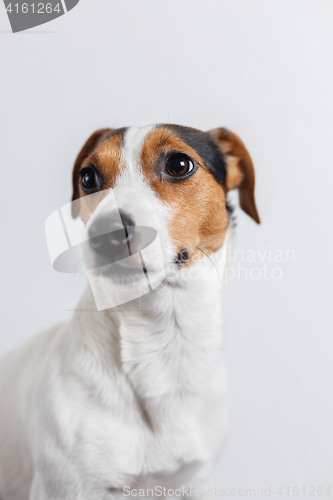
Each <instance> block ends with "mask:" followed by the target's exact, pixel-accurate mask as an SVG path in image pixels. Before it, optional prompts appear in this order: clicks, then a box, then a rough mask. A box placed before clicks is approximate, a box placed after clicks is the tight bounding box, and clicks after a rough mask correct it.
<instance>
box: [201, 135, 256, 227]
mask: <svg viewBox="0 0 333 500" xmlns="http://www.w3.org/2000/svg"><path fill="white" fill-rule="evenodd" d="M209 134H210V135H211V136H213V138H214V139H215V141H216V142H217V143H218V145H219V146H220V148H221V150H222V153H223V155H224V158H225V160H226V163H227V179H226V191H227V192H228V191H230V190H231V189H236V188H238V189H239V202H240V206H241V207H242V209H243V210H244V212H246V213H247V214H248V215H249V216H250V217H252V219H254V220H255V221H256V222H257V223H258V224H260V219H259V215H258V212H257V207H256V202H255V199H254V168H253V163H252V160H251V157H250V155H249V153H248V151H247V149H246V147H245V145H244V143H243V141H241V139H240V138H239V137H238V135H236V134H234V133H233V132H230V130H227V129H226V128H216V129H214V130H210V131H209Z"/></svg>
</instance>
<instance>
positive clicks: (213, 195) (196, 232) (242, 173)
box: [73, 125, 259, 268]
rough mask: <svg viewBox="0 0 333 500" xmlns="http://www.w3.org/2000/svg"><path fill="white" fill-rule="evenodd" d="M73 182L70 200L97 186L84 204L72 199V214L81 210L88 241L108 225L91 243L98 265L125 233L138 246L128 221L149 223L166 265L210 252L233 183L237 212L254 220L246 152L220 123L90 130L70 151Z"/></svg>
mask: <svg viewBox="0 0 333 500" xmlns="http://www.w3.org/2000/svg"><path fill="white" fill-rule="evenodd" d="M73 188H74V192H73V201H74V200H78V199H82V198H83V197H86V196H87V195H91V194H93V193H98V192H100V194H101V195H103V191H105V197H104V198H103V196H102V197H101V196H96V198H95V200H96V201H95V202H94V203H93V206H91V204H90V207H89V210H87V208H86V204H85V203H82V200H81V203H80V204H78V202H75V204H73V216H74V217H76V216H78V215H80V216H81V218H82V220H83V222H84V223H85V224H86V228H87V231H88V232H89V237H90V238H92V241H94V236H95V235H97V234H101V232H103V233H106V232H107V231H106V230H105V227H106V226H107V227H108V231H109V232H110V237H109V238H108V239H107V240H106V239H105V238H104V242H103V249H102V251H101V249H100V246H101V243H100V242H97V244H96V245H95V247H94V245H92V253H93V254H95V256H96V262H99V263H100V264H103V258H105V254H107V253H108V251H109V250H110V252H111V250H112V249H115V248H116V247H117V245H118V249H119V248H121V243H125V244H126V243H128V242H129V240H131V238H132V240H131V244H132V251H133V250H136V251H137V250H139V249H140V248H139V246H140V241H139V240H140V237H137V236H136V235H135V230H134V228H136V227H147V226H148V227H151V228H154V229H156V231H157V232H158V234H159V237H160V241H161V245H162V248H163V252H164V260H165V261H166V264H167V265H174V266H176V267H177V268H180V267H186V266H191V265H192V264H193V263H195V262H196V261H197V260H199V259H200V258H201V257H202V256H203V255H204V253H203V252H205V253H206V254H211V253H213V252H216V251H217V250H219V248H221V246H222V244H223V241H224V238H225V234H226V231H227V228H228V224H229V212H228V207H227V204H226V194H227V192H228V191H229V190H231V189H234V188H238V189H239V194H240V204H241V207H242V208H243V210H244V211H245V212H246V213H247V214H249V215H250V216H251V217H252V218H253V219H254V220H255V221H256V222H257V223H259V216H258V213H257V209H256V205H255V200H254V170H253V164H252V161H251V158H250V156H249V154H248V152H247V150H246V148H245V146H244V144H243V143H242V141H241V140H240V139H239V138H238V137H237V136H236V135H235V134H233V133H232V132H229V131H228V130H226V129H216V130H212V131H210V132H201V131H199V130H195V129H192V128H188V127H181V126H176V125H156V126H150V127H146V128H141V129H138V128H127V129H117V130H113V129H103V130H98V131H97V132H95V133H94V134H93V135H92V136H91V137H90V138H89V139H88V141H87V142H86V143H85V145H84V146H83V148H82V150H81V152H80V153H79V155H78V158H77V160H76V163H75V166H74V172H73ZM110 188H111V190H110ZM111 191H112V196H111ZM91 198H94V197H91ZM111 198H112V201H111ZM101 199H102V201H100V200H101ZM115 200H116V207H117V209H118V210H115V209H114V208H115ZM119 215H120V219H119ZM101 226H103V227H104V229H103V230H102V231H101ZM124 228H125V231H126V237H125V239H124V237H123V230H124ZM115 231H116V232H115ZM112 234H113V236H112ZM141 239H142V238H141ZM141 243H142V242H141ZM152 258H153V257H152ZM104 262H105V261H104Z"/></svg>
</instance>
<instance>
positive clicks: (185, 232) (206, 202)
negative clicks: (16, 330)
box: [0, 125, 259, 500]
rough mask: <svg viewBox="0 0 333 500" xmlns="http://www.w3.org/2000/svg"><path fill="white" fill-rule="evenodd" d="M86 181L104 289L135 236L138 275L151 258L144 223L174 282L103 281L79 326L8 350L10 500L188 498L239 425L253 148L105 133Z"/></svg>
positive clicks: (133, 132) (224, 135) (3, 478)
mask: <svg viewBox="0 0 333 500" xmlns="http://www.w3.org/2000/svg"><path fill="white" fill-rule="evenodd" d="M73 188H74V192H73V203H72V215H73V217H74V218H76V217H78V216H80V218H81V220H82V221H83V223H84V227H85V231H86V234H87V241H88V245H87V248H86V253H89V252H90V258H91V259H93V261H94V262H95V267H96V269H95V270H94V269H93V270H92V271H90V273H91V275H93V276H94V280H95V284H96V281H97V283H103V286H102V287H101V288H100V290H102V294H105V295H107V293H108V291H107V290H108V288H107V284H108V283H112V282H113V278H114V277H113V275H112V273H110V272H104V271H103V268H104V267H103V266H104V265H105V264H106V263H107V260H106V259H107V256H108V253H110V254H111V253H112V251H113V250H114V248H115V247H117V245H118V246H119V244H120V243H121V242H123V243H126V244H127V243H129V242H130V240H131V246H132V252H133V261H131V263H130V264H126V265H125V266H123V268H124V270H126V272H127V271H128V270H130V271H131V272H132V273H133V275H135V273H136V270H137V269H138V268H139V266H140V265H143V264H142V261H140V259H139V258H138V257H137V255H138V250H139V249H140V248H139V247H140V234H139V236H136V235H135V228H136V227H151V228H155V229H156V231H157V233H158V236H159V241H160V249H161V252H162V254H163V262H164V279H163V282H162V283H161V284H160V285H159V286H157V287H155V288H154V287H150V288H149V293H146V294H144V295H143V294H142V296H140V297H137V298H136V299H134V300H131V301H123V303H119V305H118V306H117V307H107V308H105V307H102V308H100V309H101V310H97V309H96V303H95V302H94V296H93V293H92V290H91V288H90V287H88V288H87V289H86V292H85V293H84V295H83V297H82V299H81V301H80V303H79V306H78V309H77V310H76V311H75V313H74V315H73V318H72V319H71V321H70V322H68V323H66V324H62V325H60V326H56V327H54V328H51V329H50V330H49V331H47V332H45V333H43V334H41V335H39V336H37V337H35V338H33V339H32V340H30V341H28V342H27V343H26V344H25V345H24V346H22V347H21V348H19V349H17V350H15V351H14V352H12V353H10V354H8V355H7V356H6V357H5V358H4V359H3V360H2V361H1V364H0V395H1V409H0V500H28V499H29V500H108V499H111V498H118V499H119V498H124V497H127V496H136V495H139V494H140V496H141V495H143V494H144V495H145V496H152V497H156V498H157V497H159V496H161V495H162V496H169V497H170V496H176V497H177V496H183V497H186V496H188V490H184V488H185V487H187V486H188V485H190V486H191V488H192V486H193V485H200V484H203V483H201V481H203V480H204V479H205V477H206V476H207V474H208V472H209V468H210V465H211V464H212V462H213V461H214V459H215V457H216V455H217V453H218V451H219V449H220V447H221V444H222V441H223V438H224V436H225V433H226V426H227V418H226V403H225V387H224V379H225V377H224V372H223V366H224V365H223V352H222V351H223V349H222V347H223V346H222V317H221V316H222V315H221V307H222V290H221V282H222V281H223V273H224V272H225V268H226V263H225V258H224V257H223V255H224V256H225V248H226V245H227V241H228V238H229V232H230V229H228V228H229V226H230V208H229V207H228V204H227V201H226V196H227V193H228V191H230V190H231V189H235V188H238V189H239V199H240V206H241V207H242V209H243V210H244V211H245V212H246V213H247V214H248V215H250V216H251V217H252V218H253V219H254V220H255V221H256V222H257V223H259V216H258V213H257V209H256V204H255V199H254V169H253V164H252V160H251V158H250V155H249V153H248V152H247V150H246V148H245V146H244V144H243V142H242V141H241V140H240V139H239V137H238V136H237V135H235V134H234V133H232V132H230V131H228V130H226V129H224V128H219V129H215V130H212V131H209V132H201V131H199V130H195V129H192V128H188V127H182V126H177V125H155V126H149V127H145V128H122V129H117V130H114V129H103V130H98V131H97V132H95V133H94V134H93V135H92V136H91V137H90V138H89V139H88V140H87V142H86V143H85V144H84V146H83V148H82V150H81V152H80V153H79V155H78V157H77V159H76V162H75V165H74V171H73ZM103 193H105V196H104V197H103V196H102V197H98V196H97V197H95V198H94V196H95V195H98V194H103ZM89 195H93V196H92V197H91V196H90V197H89ZM88 198H92V200H93V201H92V203H91V204H90V205H89V209H87V204H85V203H84V200H85V199H88ZM111 198H112V199H113V200H114V198H115V199H116V201H117V208H118V212H117V211H115V210H114V207H112V206H111V205H112V203H111V201H110V200H111ZM115 214H116V215H117V214H118V219H117V217H116V215H115ZM119 217H120V220H121V223H120V225H119ZM80 218H78V219H77V220H78V221H80ZM82 225H83V224H82ZM101 227H102V228H103V229H102V230H101ZM105 228H106V229H105ZM120 228H122V230H125V233H126V234H125V237H122V236H121V237H119V229H120ZM129 230H131V232H130V231H129ZM102 233H103V238H104V239H103V242H102V243H101V242H100V241H98V236H99V235H101V234H102ZM133 235H134V236H133ZM131 238H132V239H131ZM88 247H89V248H88ZM117 248H118V247H117ZM119 248H122V246H121V245H120V246H119ZM156 248H157V247H156ZM117 252H118V254H117V255H118V260H119V258H120V257H121V255H119V251H118V250H117ZM117 252H116V253H117ZM223 252H224V253H223ZM116 265H117V266H118V268H119V269H121V268H122V264H121V262H120V263H119V262H116ZM98 266H100V267H99V268H98ZM149 266H151V267H150V269H151V272H150V276H154V272H156V273H157V270H156V269H154V251H151V252H150V253H149V252H148V253H147V254H146V256H145V262H144V265H143V270H144V273H142V275H143V279H145V278H146V277H147V276H146V275H147V272H148V271H147V269H148V268H149ZM107 267H108V266H107V265H106V268H107ZM141 270H142V267H141ZM125 274H126V273H125ZM207 277H208V278H207ZM140 279H141V278H140ZM117 280H118V283H119V276H118V277H117V279H116V280H115V282H116V283H117ZM104 285H105V286H104ZM117 286H118V285H117ZM117 286H116V288H117ZM126 286H127V285H126V280H125V284H124V282H123V283H119V287H123V288H126ZM140 490H142V491H140ZM194 491H199V490H196V489H194V488H193V489H191V493H192V495H191V496H193V497H194V496H195V493H194Z"/></svg>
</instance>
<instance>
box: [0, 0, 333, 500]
mask: <svg viewBox="0 0 333 500" xmlns="http://www.w3.org/2000/svg"><path fill="white" fill-rule="evenodd" d="M9 30H10V26H9V22H8V20H7V18H6V13H5V10H4V8H3V5H2V4H1V5H0V31H1V33H0V51H1V61H0V63H1V78H0V90H1V94H0V100H1V124H0V126H1V131H0V155H1V156H0V158H1V176H0V181H1V196H0V200H1V221H2V226H1V255H2V258H1V263H2V266H1V339H0V340H1V342H0V351H1V353H4V352H6V351H8V350H9V349H10V348H13V347H14V346H16V345H18V344H19V343H20V342H22V341H23V340H24V339H26V338H28V337H30V336H31V335H33V334H35V333H36V332H38V331H39V330H41V329H43V328H45V327H47V326H49V325H52V324H54V323H55V322H57V321H59V320H63V319H66V318H69V317H70V315H71V314H72V313H71V312H70V311H69V309H73V308H74V307H75V303H76V301H77V298H78V297H79V295H80V293H81V290H82V286H83V285H84V279H82V278H79V277H70V276H68V275H62V274H58V273H56V272H55V271H53V270H52V268H51V266H50V262H49V257H48V252H47V247H46V242H45V235H44V221H45V219H46V217H47V216H48V215H49V214H50V213H51V212H52V211H53V210H55V209H56V208H58V207H60V206H61V205H63V204H65V203H67V202H68V201H69V200H70V197H71V170H72V165H73V163H74V159H75V156H76V154H77V153H78V151H79V149H80V147H81V146H82V144H83V142H84V141H85V139H86V138H87V137H88V135H89V134H90V133H91V132H93V131H94V130H95V129H97V128H100V127H121V126H126V125H138V126H143V125H146V124H150V123H156V122H157V123H159V122H170V123H179V124H183V125H189V126H193V127H197V128H200V129H203V130H208V129H210V128H215V127H217V126H226V127H228V128H230V129H231V130H233V131H235V132H236V133H238V134H239V135H240V137H241V138H242V139H243V140H244V141H245V143H246V145H247V147H248V149H249V151H250V153H251V155H252V157H253V160H254V163H255V167H256V174H257V187H256V195H257V204H258V209H259V213H260V216H261V219H262V224H261V225H260V226H257V225H256V224H255V223H254V222H253V221H252V220H251V219H250V218H249V217H247V216H246V215H244V214H243V213H241V212H240V211H239V210H238V211H237V213H238V227H237V235H238V236H237V248H238V249H242V250H244V251H247V250H249V249H253V250H255V251H256V252H257V251H259V252H261V254H260V255H261V256H263V255H264V252H265V251H266V257H264V262H260V261H258V260H259V258H257V262H256V263H243V264H242V265H243V266H244V267H246V268H247V269H248V271H250V270H251V268H253V267H259V268H262V266H263V265H264V264H266V265H267V266H268V267H269V269H270V271H271V270H272V269H273V268H274V267H277V266H278V267H279V268H280V269H281V270H282V277H281V279H279V280H274V279H272V277H270V279H264V278H263V276H262V277H261V278H259V279H258V280H254V279H250V278H249V279H245V277H244V276H243V277H241V279H235V280H232V281H230V282H229V283H228V285H227V288H226V304H225V345H226V358H227V365H228V395H229V404H230V432H229V437H228V440H227V442H226V444H225V447H224V450H223V453H222V456H221V459H220V460H219V463H218V465H217V471H216V475H215V479H214V481H213V482H212V485H213V486H218V487H220V488H222V487H225V488H226V489H228V488H236V489H238V488H250V487H254V488H256V492H257V496H261V487H262V486H266V487H268V486H272V497H273V498H274V497H275V498H281V497H279V495H276V493H275V491H276V488H277V487H279V486H281V485H282V486H284V487H286V486H288V485H290V486H299V487H302V486H306V487H307V488H308V487H309V486H312V485H313V486H316V487H317V486H323V487H325V489H326V487H327V486H329V484H331V492H332V494H333V477H332V472H333V460H332V458H333V431H332V424H333V404H332V389H333V387H332V385H333V363H332V353H333V349H332V348H333V335H332V333H333V328H332V223H331V217H332V197H333V196H332V170H333V169H332V158H333V143H332V133H333V114H332V111H333V99H332V90H333V60H332V49H333V3H332V2H331V1H328V0H327V1H325V0H312V1H311V0H294V1H290V0H272V1H267V0H251V1H249V0H232V1H231V0H229V1H226V0H200V1H199V0H167V1H166V0H165V1H162V0H98V1H93V0H91V1H88V0H81V1H80V3H79V4H78V6H77V7H75V9H73V10H72V11H71V12H69V13H68V14H66V15H65V16H63V17H62V18H59V19H57V20H55V21H53V22H51V23H49V24H46V25H43V26H40V27H37V28H34V29H33V30H32V31H34V33H32V32H31V31H30V32H26V33H19V34H15V35H12V34H10V32H9ZM269 249H270V250H271V251H272V252H274V251H275V250H282V251H283V252H285V251H286V250H294V252H295V262H293V259H291V260H290V261H289V262H285V263H275V262H270V259H269V257H267V255H268V250H269ZM236 265H237V264H235V266H236ZM244 274H245V273H243V275H244ZM255 275H256V276H257V274H255ZM229 496H230V495H229ZM324 498H329V497H328V496H327V495H326V496H325V495H324Z"/></svg>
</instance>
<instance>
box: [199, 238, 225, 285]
mask: <svg viewBox="0 0 333 500" xmlns="http://www.w3.org/2000/svg"><path fill="white" fill-rule="evenodd" d="M197 249H198V250H200V252H202V253H203V254H204V255H206V257H207V258H208V259H209V260H210V261H211V263H212V264H213V266H214V268H215V271H216V274H217V277H218V279H219V283H220V288H222V286H221V280H220V275H219V272H218V270H217V267H216V265H215V264H214V262H213V261H212V259H211V258H210V257H209V255H207V254H206V252H204V251H203V250H202V249H201V248H199V247H197Z"/></svg>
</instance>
